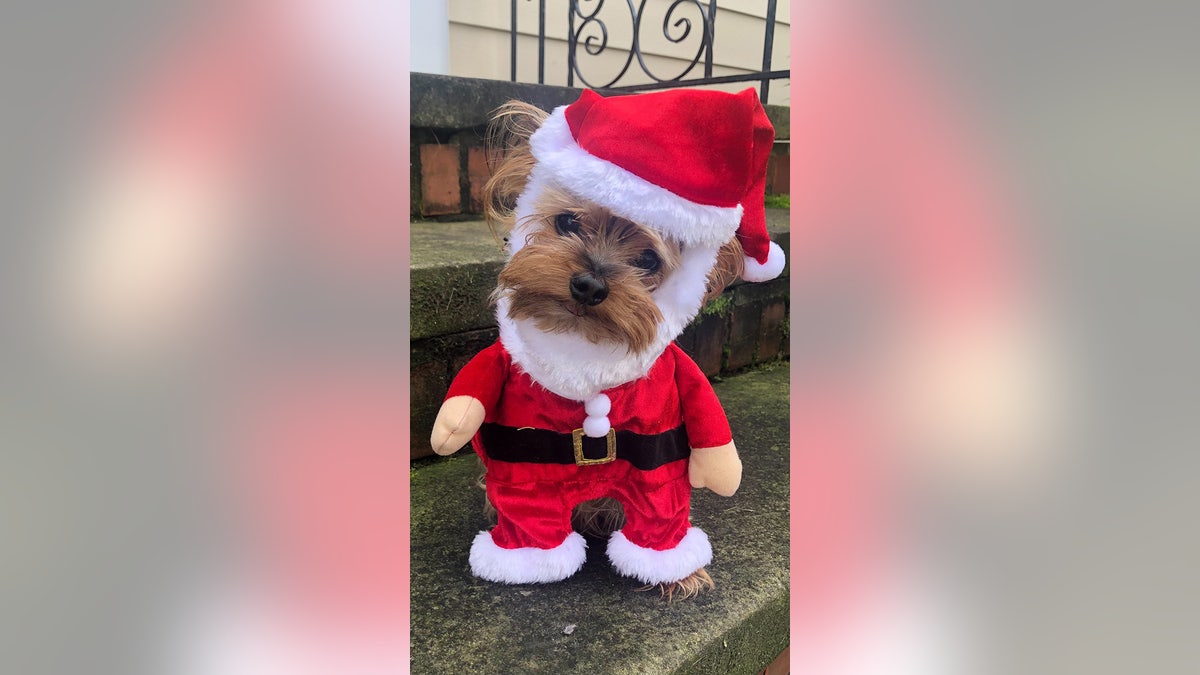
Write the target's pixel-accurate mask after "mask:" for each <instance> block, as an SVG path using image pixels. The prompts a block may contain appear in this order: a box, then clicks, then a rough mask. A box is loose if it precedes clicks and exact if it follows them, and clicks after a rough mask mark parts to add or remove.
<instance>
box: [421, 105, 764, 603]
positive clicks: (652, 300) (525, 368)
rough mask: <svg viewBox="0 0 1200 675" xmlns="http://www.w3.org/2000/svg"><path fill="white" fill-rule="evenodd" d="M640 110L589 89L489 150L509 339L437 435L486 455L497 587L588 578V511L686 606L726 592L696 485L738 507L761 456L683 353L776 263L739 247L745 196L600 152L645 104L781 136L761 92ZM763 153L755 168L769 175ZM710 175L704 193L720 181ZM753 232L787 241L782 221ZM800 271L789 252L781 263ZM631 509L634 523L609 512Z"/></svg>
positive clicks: (487, 541) (521, 113) (469, 384)
mask: <svg viewBox="0 0 1200 675" xmlns="http://www.w3.org/2000/svg"><path fill="white" fill-rule="evenodd" d="M636 99H640V100H635V97H629V98H627V99H625V100H622V101H617V99H603V98H601V97H600V96H598V95H596V94H594V93H593V92H585V93H584V96H583V97H581V99H580V101H578V102H576V103H575V104H572V105H571V106H565V107H563V108H560V109H557V110H556V111H555V112H554V113H552V114H547V113H545V112H543V111H542V110H540V109H538V108H536V107H534V106H531V105H528V104H525V103H521V102H515V101H514V102H510V103H508V104H506V105H505V106H503V107H501V108H500V109H499V110H498V111H497V113H496V114H495V115H494V117H493V122H492V125H491V127H490V128H489V145H491V146H492V147H493V148H502V149H503V152H502V154H501V155H500V157H499V159H498V161H497V162H496V163H495V164H494V171H493V175H492V178H491V179H490V180H489V182H488V184H487V186H486V188H485V195H484V201H485V204H486V209H487V215H488V219H489V222H490V223H492V225H493V228H496V227H497V226H499V227H501V228H503V229H504V230H506V231H508V232H509V238H508V244H507V247H508V253H509V260H508V263H507V264H506V265H505V266H504V269H503V270H502V271H501V273H500V276H499V281H498V285H497V288H496V290H495V292H494V293H493V296H492V298H493V301H494V303H495V305H496V308H497V320H498V323H499V325H500V340H499V341H498V342H497V343H496V344H495V345H493V346H492V347H490V348H488V349H487V350H485V351H484V352H482V353H481V354H480V355H479V356H477V357H476V358H475V359H474V360H472V361H471V363H469V364H468V365H467V366H466V367H465V368H464V369H463V371H462V372H461V373H460V374H459V376H458V377H457V378H456V379H455V381H454V384H452V385H451V389H450V392H449V394H448V395H447V399H446V402H445V403H444V404H443V407H442V410H441V411H440V412H439V415H438V418H437V422H436V423H435V428H434V432H433V435H432V437H431V442H432V444H433V447H434V450H435V451H436V452H438V453H439V454H449V453H450V452H454V451H456V450H457V449H458V448H459V447H461V445H462V444H463V443H465V442H466V441H467V440H468V439H471V438H474V440H475V448H476V451H477V452H478V453H479V455H480V457H481V458H482V459H483V461H484V463H485V466H486V469H487V483H486V489H487V493H488V498H489V501H490V502H491V504H492V505H493V506H494V507H495V510H496V515H497V524H496V527H495V528H494V529H493V530H491V531H490V532H481V533H480V534H479V536H478V537H476V540H475V542H474V544H473V546H472V550H471V556H470V563H471V568H472V571H473V572H474V573H475V574H476V575H477V576H480V577H482V578H485V579H489V580H492V581H499V582H505V583H533V582H548V581H557V580H560V579H563V578H566V577H568V576H570V575H571V574H573V573H574V572H575V571H577V570H578V569H579V568H580V567H581V566H582V565H583V562H584V560H585V554H584V548H585V547H586V543H585V542H584V539H583V538H582V537H581V536H580V535H579V534H578V533H577V532H574V531H572V529H571V514H572V510H573V509H575V515H576V519H577V522H578V521H579V520H582V521H586V522H592V523H595V522H598V521H599V522H608V523H610V528H608V529H607V531H603V532H602V533H603V534H608V533H609V532H611V537H610V539H609V543H608V556H609V559H610V560H611V561H612V563H613V565H614V567H616V569H617V571H618V572H620V573H621V574H623V575H626V576H632V577H636V578H638V579H640V580H641V581H642V582H643V583H645V584H647V587H648V588H649V587H653V586H655V585H657V586H659V587H660V588H661V589H662V590H663V592H664V594H666V595H668V596H672V595H674V594H676V593H679V594H681V595H682V596H684V597H688V596H690V595H694V594H696V593H698V592H699V591H700V590H702V589H704V588H711V587H712V586H713V582H712V579H711V578H710V577H709V575H708V573H707V572H706V571H705V566H706V565H707V564H708V563H709V561H710V560H711V556H712V550H711V546H710V545H709V542H708V539H707V536H706V535H705V534H704V533H703V532H702V531H701V530H699V529H698V528H695V527H692V526H691V524H690V522H689V519H688V510H689V504H690V490H691V488H692V487H708V488H710V489H712V490H713V491H714V492H717V493H718V494H722V495H726V496H728V495H732V494H733V492H734V491H735V490H736V489H737V487H738V484H739V482H740V480H741V462H740V460H739V459H738V456H737V450H736V448H735V447H734V444H733V441H732V439H731V437H730V434H729V429H728V423H727V422H726V420H725V416H724V413H723V411H722V410H721V409H720V404H719V402H718V401H717V400H716V397H715V394H713V392H712V388H711V386H710V385H709V384H708V382H707V380H706V379H705V378H704V376H703V374H701V372H700V370H699V368H697V367H696V365H695V364H694V363H693V362H692V361H691V360H690V359H689V358H688V357H687V356H686V355H684V354H683V352H682V351H681V350H679V348H678V347H677V346H675V345H674V343H673V342H672V341H673V340H674V338H675V337H676V336H677V335H678V334H679V333H680V332H681V331H682V330H683V328H684V327H686V325H687V324H688V323H689V322H690V321H691V320H692V319H693V318H694V317H695V315H696V313H697V312H698V311H699V309H700V307H701V306H702V304H703V302H704V301H706V300H707V299H709V298H711V297H713V296H714V295H716V294H719V293H721V291H722V290H724V288H725V287H726V285H728V284H729V283H730V282H732V281H733V280H734V279H736V278H737V277H738V276H739V275H742V274H744V273H745V269H746V267H747V266H749V267H750V268H752V270H754V271H755V272H756V273H757V274H758V275H759V276H761V275H762V269H763V268H764V264H763V263H762V262H760V261H759V260H754V259H751V258H749V257H748V256H747V254H746V253H745V252H744V251H743V247H742V245H741V240H742V239H745V237H741V232H740V230H739V232H738V235H739V236H737V237H735V236H734V234H735V232H734V230H735V229H738V224H739V223H740V222H741V220H742V216H743V209H742V206H741V204H740V203H738V204H737V205H736V208H734V207H731V206H724V205H722V204H715V205H714V204H706V203H701V204H699V205H698V206H696V205H694V204H693V201H694V197H691V198H680V197H679V196H678V195H677V194H676V191H675V190H680V191H683V192H689V190H688V189H687V188H688V186H686V185H685V186H683V188H682V189H681V188H680V187H679V186H676V185H673V184H671V179H670V176H669V175H663V176H659V175H658V174H662V173H663V172H661V171H659V172H658V173H657V174H656V171H655V169H654V167H650V168H647V167H645V166H643V165H642V160H641V159H640V155H638V154H635V155H634V156H633V157H632V159H630V158H628V157H622V156H621V155H622V153H623V152H624V151H623V150H620V149H619V144H618V150H617V151H615V152H611V151H606V150H605V149H604V148H597V147H592V151H591V152H588V151H587V150H586V149H585V148H584V146H585V145H588V144H590V143H591V142H592V140H593V139H601V138H604V137H607V136H609V135H611V134H609V131H610V130H613V129H619V128H620V127H623V126H624V125H625V122H626V121H627V120H628V119H629V117H630V115H631V114H635V113H637V111H638V108H637V107H634V108H631V107H629V106H630V105H631V104H633V105H635V106H636V105H637V104H643V103H644V104H651V102H652V101H654V100H660V101H664V102H668V103H670V104H673V105H674V106H675V107H676V108H678V109H686V110H693V109H694V108H695V107H696V106H697V102H700V105H699V107H701V108H705V107H707V109H708V112H711V110H712V108H713V107H714V106H725V107H729V106H733V107H735V108H737V110H736V111H735V112H734V113H731V115H733V116H735V117H738V120H737V121H739V122H741V123H742V124H741V127H742V129H741V130H743V131H745V132H746V133H745V135H746V136H749V137H748V138H741V139H740V140H741V141H742V143H741V146H742V147H744V148H755V145H756V144H755V141H758V143H759V144H761V142H762V139H763V134H762V133H761V132H762V127H763V125H764V124H765V128H766V130H767V131H768V132H769V133H770V136H769V137H770V138H773V132H771V130H770V125H769V123H765V116H764V115H762V114H761V106H759V105H758V103H757V98H755V97H754V96H753V92H752V91H751V92H750V94H749V99H747V97H746V92H743V94H741V95H732V94H723V93H720V92H687V93H685V92H671V93H670V94H655V95H645V96H643V97H636ZM748 103H752V104H753V105H747V104H748ZM705 104H706V105H705ZM723 109H724V108H722V110H723ZM756 112H757V113H758V114H757V115H755V114H754V113H756ZM585 118H586V119H585ZM580 120H584V121H585V125H586V124H590V125H591V127H590V128H584V126H585V125H581V124H580ZM588 120H590V122H589V121H588ZM573 122H574V124H573ZM735 126H736V125H735ZM752 132H758V133H757V134H754V133H752ZM735 133H736V132H734V131H730V132H729V133H727V135H728V136H731V137H732V136H734V134H735ZM631 138H632V141H633V143H635V144H637V143H638V138H637V137H636V135H635V136H632V137H631ZM729 145H733V144H729ZM647 147H649V146H647ZM609 150H611V148H610V149H609ZM756 150H757V152H756V153H755V156H754V157H752V158H750V160H748V161H747V162H745V163H746V164H747V166H750V165H754V166H752V167H751V168H750V169H749V170H748V172H750V173H761V172H762V171H763V170H765V159H766V156H765V154H763V153H762V152H761V150H762V148H761V147H758V148H756ZM767 150H768V151H769V145H768V146H767ZM581 152H582V154H580V153H581ZM636 152H640V151H636V150H635V153H636ZM689 152H690V153H691V154H695V150H694V149H693V150H689ZM594 153H595V154H594ZM604 154H608V156H609V159H600V158H599V157H598V155H604ZM758 160H761V161H758ZM651 161H652V162H653V160H651ZM622 164H624V165H625V166H622ZM758 164H761V166H758ZM666 168H667V169H670V168H671V167H669V166H667V167H666ZM667 173H670V172H669V171H668V172H667ZM700 173H701V174H703V175H702V176H701V178H700V182H701V183H702V184H703V183H705V182H706V181H707V182H713V181H714V177H713V176H712V175H711V172H710V173H705V172H703V171H702V172H700ZM647 175H649V176H651V178H658V180H647V179H646V176H647ZM716 178H717V179H721V180H723V176H717V177H716ZM741 181H742V183H741V185H739V186H738V187H737V188H736V189H737V190H738V191H739V192H738V195H737V196H738V197H741V196H742V195H741V192H742V191H744V190H745V189H746V188H745V187H744V186H745V185H749V186H750V188H749V191H750V192H751V193H754V192H755V190H756V188H757V194H756V195H753V194H752V197H755V198H757V199H758V200H759V202H760V203H761V199H762V192H761V190H762V187H761V185H762V183H761V180H760V179H759V177H758V176H754V175H751V176H743V177H741ZM662 182H666V183H667V184H668V185H669V187H668V188H663V187H660V185H659V183H662ZM670 188H674V190H672V189H670ZM690 192H691V193H696V192H697V190H694V189H692V190H690ZM710 201H715V200H710ZM664 204H665V205H666V207H669V208H664V206H663V205H664ZM672 209H674V211H672ZM759 211H761V208H760V209H759ZM676 215H678V217H679V219H678V220H676V219H675V216H676ZM664 216H667V217H664ZM689 218H690V219H691V220H689ZM679 223H682V224H679ZM689 223H690V227H689ZM714 223H717V224H714ZM751 239H752V240H753V241H754V243H755V244H756V245H760V247H761V248H763V249H764V250H766V249H768V244H767V243H763V240H764V239H765V229H763V230H762V233H761V235H760V236H757V237H751ZM770 246H773V245H770ZM776 250H777V247H776V248H771V249H769V253H771V254H773V253H774V251H776ZM759 257H760V258H763V259H764V260H765V259H766V258H768V257H769V255H767V254H763V255H761V256H759ZM781 261H782V255H781V252H780V254H779V255H778V256H777V257H776V259H774V260H771V261H769V262H768V263H767V264H766V265H765V266H766V267H770V266H771V265H773V264H775V265H777V266H778V267H779V268H781V267H782V262H781ZM768 271H769V270H768ZM774 273H775V274H777V273H778V270H775V271H774ZM751 276H753V274H752V275H751ZM772 276H773V275H772ZM614 500H615V502H616V503H619V504H620V506H621V507H623V510H624V518H623V519H622V518H621V517H620V516H618V517H616V518H611V517H608V516H609V515H610V514H612V513H614V509H615V508H616V507H615V504H614ZM622 520H623V522H622ZM614 526H615V527H619V529H615V531H613V530H612V528H613V527H614ZM602 529H603V528H602ZM590 533H591V534H597V532H596V531H595V530H592V531H591V532H590Z"/></svg>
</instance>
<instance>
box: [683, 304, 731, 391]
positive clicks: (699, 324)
mask: <svg viewBox="0 0 1200 675" xmlns="http://www.w3.org/2000/svg"><path fill="white" fill-rule="evenodd" d="M725 324H726V319H725V317H723V316H719V315H708V316H703V317H701V318H700V319H699V320H698V321H696V323H695V324H693V326H694V329H693V334H694V336H695V342H693V347H692V348H691V349H690V350H688V356H690V357H692V360H693V361H695V362H696V365H698V366H700V370H701V371H703V372H704V374H705V375H707V376H709V377H713V376H715V375H719V374H721V365H722V364H721V362H722V360H723V356H724V352H725V336H726V335H727V333H728V331H727V329H726V327H725Z"/></svg>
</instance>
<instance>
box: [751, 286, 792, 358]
mask: <svg viewBox="0 0 1200 675" xmlns="http://www.w3.org/2000/svg"><path fill="white" fill-rule="evenodd" d="M786 313H787V307H786V305H785V304H784V302H783V301H782V300H779V301H776V302H773V303H771V304H769V305H767V306H766V308H765V309H763V313H762V322H761V324H760V325H759V329H758V360H759V361H769V360H771V359H773V358H775V357H776V356H778V355H779V349H780V343H782V342H783V320H784V316H785V315H786Z"/></svg>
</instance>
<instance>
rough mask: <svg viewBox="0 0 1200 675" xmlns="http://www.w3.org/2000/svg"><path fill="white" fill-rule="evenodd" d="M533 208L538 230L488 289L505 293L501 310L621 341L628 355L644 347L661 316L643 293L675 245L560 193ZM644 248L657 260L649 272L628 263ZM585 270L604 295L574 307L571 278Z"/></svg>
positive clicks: (556, 328) (595, 338) (669, 262)
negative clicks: (573, 230) (561, 226)
mask: <svg viewBox="0 0 1200 675" xmlns="http://www.w3.org/2000/svg"><path fill="white" fill-rule="evenodd" d="M536 208H537V214H538V217H540V218H541V220H542V225H541V228H540V229H538V230H537V231H535V232H534V233H533V234H531V235H529V237H528V238H527V239H526V242H525V246H524V247H523V248H522V249H521V250H520V251H517V253H516V254H515V255H514V256H513V257H512V259H511V260H510V261H509V262H508V264H507V265H505V266H504V269H503V270H502V271H501V272H500V285H499V287H498V288H497V289H496V294H497V295H499V294H500V293H507V294H508V297H509V310H508V315H509V316H510V317H512V318H513V319H529V320H532V321H533V322H534V323H535V324H536V325H537V327H538V328H539V329H540V330H543V331H546V332H549V333H567V332H570V333H575V334H577V335H580V336H582V337H584V338H586V339H587V340H588V341H590V342H595V343H603V342H609V343H619V344H624V345H625V347H626V348H627V349H628V350H629V351H630V352H632V353H638V352H642V351H644V350H646V349H647V348H648V347H649V346H650V345H651V344H652V343H653V342H654V339H655V337H656V336H657V335H658V323H659V322H660V321H662V312H660V311H659V309H658V306H657V305H655V304H654V299H653V298H652V297H651V296H650V294H651V293H652V292H653V291H654V289H655V288H657V287H658V284H659V283H661V282H662V280H663V278H664V277H665V276H666V275H667V274H670V272H671V271H673V270H674V269H675V267H676V266H677V265H678V263H679V247H678V246H675V245H670V244H667V243H666V242H664V241H663V240H662V238H661V237H659V236H658V235H657V234H656V233H654V231H652V230H650V229H648V228H644V227H640V226H638V225H635V224H633V223H631V222H630V221H628V220H625V219H623V218H618V217H616V216H614V215H612V213H610V212H609V211H608V210H607V209H604V208H601V207H599V206H594V205H590V204H580V203H579V202H578V201H573V200H571V199H570V197H568V196H567V195H566V194H564V193H560V192H550V193H548V194H546V195H543V197H542V199H541V200H540V201H539V203H538V204H537V205H536ZM565 212H570V213H574V214H575V215H577V216H578V218H579V221H580V223H581V231H580V235H579V236H575V235H570V236H563V235H560V234H559V233H558V232H556V231H555V229H554V218H555V216H557V215H558V214H560V213H565ZM646 250H652V251H654V252H656V253H657V254H658V256H659V258H660V259H661V260H662V267H661V268H660V269H659V270H658V271H657V272H655V273H653V274H650V273H646V272H644V271H643V270H639V269H638V268H636V267H634V266H633V260H635V259H636V258H637V257H638V256H639V255H640V254H641V253H642V252H643V251H646ZM585 272H586V273H590V274H591V275H592V276H594V277H596V278H597V279H601V280H603V281H605V282H607V284H608V289H609V293H608V297H607V298H606V299H605V300H604V301H603V302H601V303H600V304H598V305H594V306H586V305H582V304H580V303H578V302H576V301H575V300H574V299H572V297H571V290H570V280H571V278H572V277H573V276H575V275H576V274H580V273H585Z"/></svg>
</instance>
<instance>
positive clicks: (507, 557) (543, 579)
mask: <svg viewBox="0 0 1200 675" xmlns="http://www.w3.org/2000/svg"><path fill="white" fill-rule="evenodd" d="M586 560H587V542H586V541H584V539H583V536H582V535H580V534H579V533H578V532H572V533H571V534H569V535H567V538H566V539H564V540H563V543H561V544H559V545H558V546H555V547H554V548H551V549H543V548H533V547H525V548H500V547H499V546H497V545H496V542H494V541H492V533H491V532H480V533H479V534H477V535H476V536H475V541H474V543H472V544H471V556H470V562H471V572H472V573H474V574H475V576H477V577H479V578H480V579H486V580H488V581H498V582H500V583H503V584H545V583H549V582H551V581H562V580H563V579H566V578H567V577H569V576H571V575H572V574H575V573H576V572H578V571H579V568H581V567H583V563H584V561H586Z"/></svg>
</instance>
